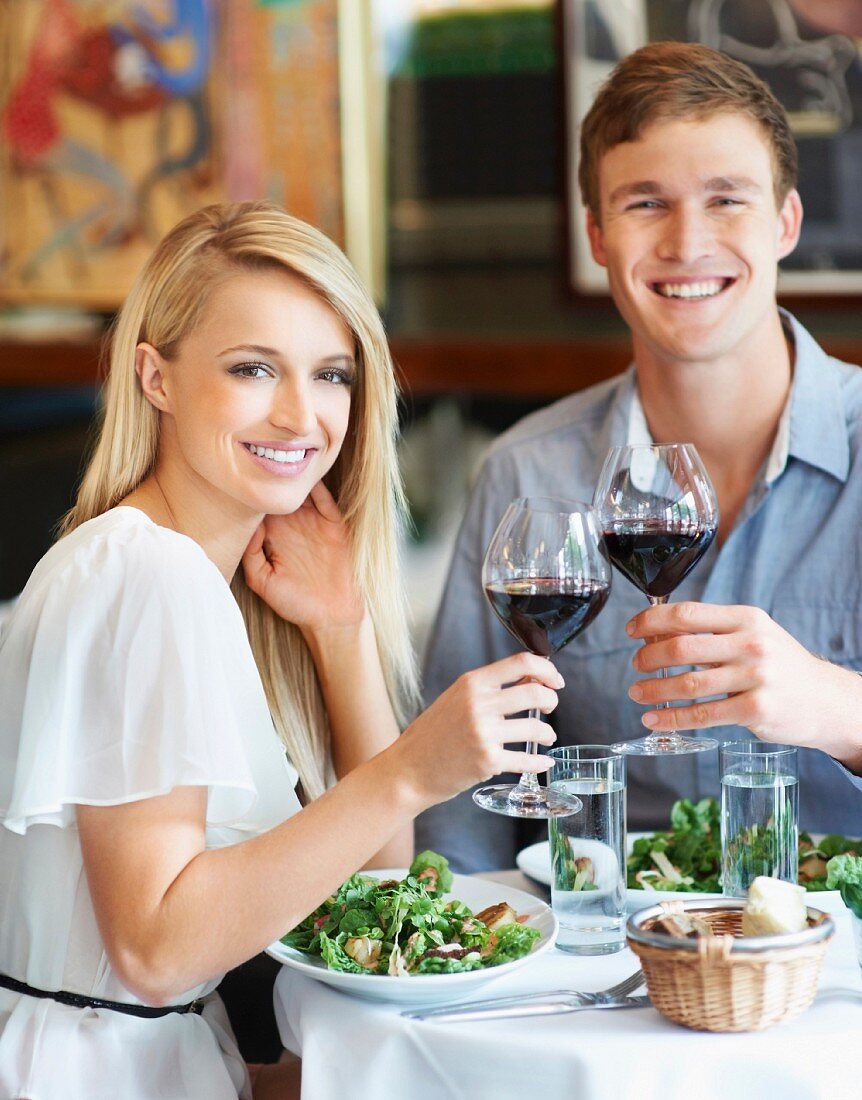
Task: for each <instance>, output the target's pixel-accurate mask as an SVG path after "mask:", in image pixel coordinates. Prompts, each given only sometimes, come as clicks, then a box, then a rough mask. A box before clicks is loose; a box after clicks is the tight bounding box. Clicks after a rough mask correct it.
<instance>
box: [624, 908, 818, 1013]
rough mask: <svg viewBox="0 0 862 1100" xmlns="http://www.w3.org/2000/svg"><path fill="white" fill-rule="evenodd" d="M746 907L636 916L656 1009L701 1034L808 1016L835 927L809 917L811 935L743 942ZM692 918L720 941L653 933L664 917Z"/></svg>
mask: <svg viewBox="0 0 862 1100" xmlns="http://www.w3.org/2000/svg"><path fill="white" fill-rule="evenodd" d="M744 905H745V901H744V900H743V899H736V898H714V899H703V900H702V901H689V902H679V901H672V902H664V903H663V904H661V905H654V906H651V907H650V908H649V909H642V910H640V911H639V912H637V913H634V914H633V915H632V916H631V917H630V918H629V920H628V924H627V925H626V937H627V939H628V945H629V947H631V949H632V951H634V952H635V954H636V955H637V956H638V958H639V959H640V961H641V966H642V967H643V971H644V975H645V977H646V985H647V989H648V991H649V995H650V997H651V998H652V1002H653V1004H654V1005H655V1007H656V1008H657V1009H658V1010H659V1012H661V1013H662V1014H663V1015H664V1016H667V1018H668V1019H669V1020H674V1021H675V1022H676V1023H678V1024H684V1025H685V1026H686V1027H691V1028H697V1029H699V1030H701V1031H759V1030H761V1029H762V1028H766V1027H771V1026H772V1024H777V1023H779V1022H781V1021H782V1020H789V1019H791V1018H792V1017H793V1016H798V1015H799V1013H800V1012H803V1011H804V1010H805V1009H806V1008H807V1007H808V1006H809V1005H810V1004H811V1002H812V1000H813V999H814V994H815V993H816V992H817V981H818V978H819V976H820V965H821V963H822V961H823V954H824V952H825V950H826V946H827V944H828V942H829V939H830V937H831V936H832V934H833V933H834V931H835V926H834V925H833V923H832V921H831V920H830V919H829V917H828V916H827V914H826V913H822V912H820V911H819V910H818V909H809V910H808V928H807V929H805V930H804V931H802V932H793V933H786V934H781V935H774V936H742V909H743V906H744ZM680 912H685V913H689V914H692V915H697V916H698V917H699V918H700V919H701V920H703V921H705V922H706V923H707V924H709V925H710V926H711V928H712V930H713V933H714V935H712V936H699V937H698V938H696V939H683V938H678V937H675V936H669V935H667V934H666V933H663V932H655V931H651V928H652V925H653V924H654V923H655V921H656V920H658V919H659V918H660V917H663V916H666V915H668V914H669V913H680Z"/></svg>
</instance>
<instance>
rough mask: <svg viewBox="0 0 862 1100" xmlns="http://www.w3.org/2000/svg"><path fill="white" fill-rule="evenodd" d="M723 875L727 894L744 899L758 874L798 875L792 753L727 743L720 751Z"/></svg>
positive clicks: (787, 749) (791, 877)
mask: <svg viewBox="0 0 862 1100" xmlns="http://www.w3.org/2000/svg"><path fill="white" fill-rule="evenodd" d="M719 774H720V775H721V869H722V870H721V873H722V883H723V888H724V892H725V894H729V895H730V896H731V897H736V898H739V897H744V896H745V894H746V893H747V891H748V887H749V886H750V885H751V883H752V881H753V880H754V879H755V878H757V876H758V875H766V876H768V877H769V878H780V879H784V880H785V881H786V882H796V881H797V879H798V876H799V779H798V772H797V755H796V749H795V748H793V746H791V745H770V744H766V743H764V742H763V741H754V740H752V741H728V742H726V743H725V744H723V745H722V746H721V748H720V750H719Z"/></svg>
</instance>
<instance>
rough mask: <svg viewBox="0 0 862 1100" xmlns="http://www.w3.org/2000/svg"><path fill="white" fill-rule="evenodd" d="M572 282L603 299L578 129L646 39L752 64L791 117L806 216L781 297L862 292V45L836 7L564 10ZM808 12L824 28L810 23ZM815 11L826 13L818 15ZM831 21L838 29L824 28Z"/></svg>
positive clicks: (570, 4) (792, 0)
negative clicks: (699, 47) (581, 181)
mask: <svg viewBox="0 0 862 1100" xmlns="http://www.w3.org/2000/svg"><path fill="white" fill-rule="evenodd" d="M562 3H563V53H564V70H565V87H566V117H567V122H566V138H567V141H566V146H567V165H566V169H567V171H566V178H567V206H568V224H569V244H570V248H569V255H570V272H569V274H570V281H571V283H572V286H573V287H574V289H575V290H576V291H577V292H578V293H582V294H606V293H607V280H606V277H605V273H604V269H603V268H601V267H600V266H599V265H598V264H596V263H595V262H594V261H593V259H592V257H591V255H590V250H589V242H588V240H587V236H586V230H585V226H584V213H585V212H584V208H583V204H582V202H581V198H580V194H579V192H578V186H577V158H578V144H579V134H580V124H581V121H582V119H583V118H584V116H585V114H586V112H587V111H588V109H589V106H590V103H591V102H592V99H593V97H594V95H595V93H596V90H597V88H598V86H599V85H600V84H601V82H602V81H603V80H604V79H605V78H606V77H607V76H608V75H609V74H610V72H611V70H612V69H613V68H614V66H615V65H616V63H617V61H619V60H620V59H621V58H622V57H624V56H625V55H626V54H627V53H629V52H631V51H632V50H635V49H638V48H639V47H640V46H643V45H645V44H646V43H647V42H650V41H660V40H666V39H673V40H678V41H700V42H703V43H704V44H706V45H709V46H711V47H713V48H715V49H720V50H722V51H724V52H726V53H729V54H730V55H731V56H734V57H736V58H737V59H738V60H740V61H743V62H745V63H746V64H748V65H750V66H751V67H752V68H753V69H754V71H755V72H756V73H757V75H758V76H760V77H761V78H763V79H764V80H766V81H767V83H769V84H770V86H771V87H772V89H773V91H774V92H775V94H776V95H777V97H778V98H779V100H780V101H781V102H782V104H783V105H784V107H785V109H786V110H787V113H788V117H789V120H790V124H791V128H792V129H793V132H794V136H795V137H796V141H797V146H798V149H799V191H800V194H801V196H802V202H803V207H804V208H805V218H804V220H803V227H802V235H801V238H800V241H799V244H798V245H797V247H796V249H795V250H794V252H793V253H792V254H791V255H790V256H789V257H787V259H786V260H784V261H782V264H781V267H780V269H779V293H782V294H789V295H806V296H808V295H810V296H830V295H831V296H841V295H855V294H859V293H862V186H860V183H862V167H860V166H862V39H860V38H859V37H856V35H857V34H858V33H859V28H857V27H856V26H855V25H848V24H846V21H842V20H841V19H840V18H838V15H837V14H836V13H838V11H839V8H840V5H839V6H837V7H836V6H835V5H833V4H829V3H827V4H823V5H812V4H811V3H810V2H809V0H562ZM812 12H814V14H815V16H816V17H817V18H818V19H820V20H827V22H826V23H823V22H820V23H817V24H815V23H814V22H812V21H811V20H812V18H813V16H812ZM818 13H819V14H818ZM829 20H832V21H833V25H829V23H828V21H829Z"/></svg>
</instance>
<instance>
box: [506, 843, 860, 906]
mask: <svg viewBox="0 0 862 1100" xmlns="http://www.w3.org/2000/svg"><path fill="white" fill-rule="evenodd" d="M652 835H653V834H652V833H629V834H628V852H629V854H630V853H631V850H632V845H633V844H634V842H635V841H636V840H640V839H641V838H642V837H646V836H652ZM812 839H814V838H812ZM815 843H816V840H815ZM515 862H516V863H517V864H518V869H519V870H520V871H522V872H523V873H524V874H525V875H526V876H527V877H528V878H531V879H534V880H535V881H536V882H541V883H542V884H543V885H545V886H550V885H551V848H550V845H549V844H548V841H547V840H542V841H539V843H538V844H531V845H530V846H529V847H528V848H523V849H522V850H521V851H520V852H518V854H517V856H516V857H515ZM721 896H722V895H721V894H704V893H701V892H700V891H694V890H691V891H689V890H627V891H626V908H627V909H628V911H629V912H630V913H631V912H634V911H635V910H637V909H643V908H644V906H646V905H655V904H656V903H657V902H660V901H668V900H673V899H674V898H676V899H677V900H679V901H687V900H690V899H692V898H720V897H721ZM840 901H841V895H840V893H839V892H838V891H837V890H812V891H811V892H810V893H809V894H808V904H809V905H813V906H815V907H817V906H818V905H819V904H820V903H821V902H822V905H823V908H827V907H832V906H834V905H836V904H837V903H838V902H840Z"/></svg>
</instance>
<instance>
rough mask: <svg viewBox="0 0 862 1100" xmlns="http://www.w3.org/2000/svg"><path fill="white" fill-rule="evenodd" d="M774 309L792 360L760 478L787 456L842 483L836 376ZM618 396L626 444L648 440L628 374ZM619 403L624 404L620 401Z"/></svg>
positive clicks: (844, 456)
mask: <svg viewBox="0 0 862 1100" xmlns="http://www.w3.org/2000/svg"><path fill="white" fill-rule="evenodd" d="M779 313H780V314H781V323H782V327H783V328H784V330H785V332H786V333H787V335H788V336H789V338H790V339H791V340H792V341H793V343H794V345H795V348H796V359H795V363H794V368H793V382H792V384H791V387H790V393H789V394H788V395H787V401H786V402H785V405H784V409H783V410H782V413H781V419H780V420H779V422H778V429H777V431H776V433H775V439H774V440H773V442H772V449H771V451H770V452H769V457H768V459H767V460H766V466H765V467H764V475H763V477H764V481H765V482H766V484H767V485H771V484H772V482H773V481H775V479H776V478H777V477H778V476H779V474H782V473H783V472H784V469H785V467H786V466H787V460H788V458H789V457H790V456H791V455H792V456H793V457H794V458H797V459H799V461H800V462H807V463H808V464H809V465H810V466H816V467H818V469H821V470H825V471H826V473H828V474H832V476H833V477H836V478H838V480H839V481H846V480H847V475H848V473H849V471H850V444H849V442H848V440H847V426H846V422H845V417H844V407H843V404H842V401H841V391H840V389H839V386H838V379H837V378H836V377H835V373H834V372H833V371H832V370H830V369H829V357H828V356H827V355H826V353H825V352H824V351H823V349H822V348H821V347H820V345H819V344H818V343H817V342H816V341H815V340H814V338H813V337H812V336H811V334H810V333H809V332H808V330H807V329H805V328H803V326H802V325H800V323H799V322H798V321H797V320H796V318H795V317H793V316H792V315H791V314H789V313H787V312H786V311H785V310H783V309H779ZM623 396H625V399H626V403H627V404H628V419H627V426H626V443H628V444H629V445H630V446H634V445H635V444H639V443H647V444H649V443H652V442H653V438H652V435H651V434H650V430H649V425H648V424H647V420H646V415H645V414H644V409H643V405H642V404H641V399H640V397H639V395H638V391H637V386H636V385H635V384H634V374H632V378H631V382H630V384H629V385H628V386H626V387H624V391H621V393H620V398H622V397H623ZM620 407H621V408H624V407H625V406H624V405H623V403H622V402H620Z"/></svg>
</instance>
